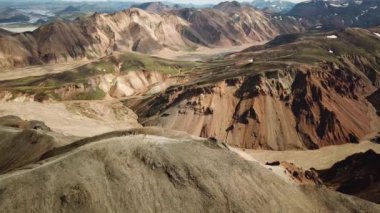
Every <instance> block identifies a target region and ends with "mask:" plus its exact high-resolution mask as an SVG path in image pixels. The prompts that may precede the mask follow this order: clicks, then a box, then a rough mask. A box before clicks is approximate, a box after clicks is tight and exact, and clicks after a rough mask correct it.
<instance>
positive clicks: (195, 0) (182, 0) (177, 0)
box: [136, 0, 305, 4]
mask: <svg viewBox="0 0 380 213" xmlns="http://www.w3.org/2000/svg"><path fill="white" fill-rule="evenodd" d="M149 1H154V0H136V2H149ZM166 1H169V2H174V3H193V4H210V3H211V4H213V3H219V2H223V1H226V0H166ZM238 1H239V0H238ZM250 1H251V0H243V1H241V0H240V2H250ZM252 1H253V0H252ZM287 1H291V2H302V1H305V0H287Z"/></svg>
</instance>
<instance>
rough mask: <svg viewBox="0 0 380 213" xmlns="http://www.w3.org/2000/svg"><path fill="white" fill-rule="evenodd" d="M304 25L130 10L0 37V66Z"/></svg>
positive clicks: (186, 45)
mask: <svg viewBox="0 0 380 213" xmlns="http://www.w3.org/2000/svg"><path fill="white" fill-rule="evenodd" d="M303 29H304V27H303V25H301V24H299V23H298V22H296V21H295V20H293V19H291V18H285V17H284V19H281V20H279V19H274V18H272V17H269V16H268V15H265V14H263V13H262V12H259V11H256V10H254V9H252V8H243V9H242V10H240V11H238V12H237V13H236V14H235V15H232V14H229V13H227V12H222V11H220V10H214V9H204V10H193V9H184V10H180V11H168V12H164V13H162V14H156V13H151V12H147V11H143V10H140V9H136V8H133V9H128V10H124V11H121V12H117V13H114V14H94V15H93V16H91V17H87V18H81V19H77V20H75V21H72V22H64V21H56V22H53V23H51V24H48V25H44V26H42V27H40V28H38V29H37V30H35V31H33V32H31V33H23V34H15V35H2V36H1V35H0V67H14V66H26V65H30V64H41V63H48V62H60V61H70V60H77V59H83V58H87V59H93V58H96V57H99V56H104V55H107V54H109V53H111V52H113V51H114V50H120V51H137V52H143V53H152V52H155V51H158V50H161V49H163V48H168V49H171V50H174V51H175V50H194V49H195V48H197V47H198V46H209V47H213V46H228V45H237V44H242V43H255V42H261V41H264V40H268V39H271V38H273V37H274V36H276V35H278V34H281V33H287V32H298V31H302V30H303Z"/></svg>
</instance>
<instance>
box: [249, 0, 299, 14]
mask: <svg viewBox="0 0 380 213" xmlns="http://www.w3.org/2000/svg"><path fill="white" fill-rule="evenodd" d="M251 5H252V6H253V7H255V8H257V9H260V10H266V11H271V12H275V13H286V12H288V11H289V10H291V9H292V8H293V7H294V5H296V4H295V3H293V2H290V1H283V0H254V1H253V2H252V3H251Z"/></svg>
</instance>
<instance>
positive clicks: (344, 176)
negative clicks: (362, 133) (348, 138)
mask: <svg viewBox="0 0 380 213" xmlns="http://www.w3.org/2000/svg"><path fill="white" fill-rule="evenodd" d="M379 163H380V155H379V154H377V153H376V152H374V151H373V150H369V151H367V152H364V153H357V154H354V155H351V156H349V157H347V158H346V159H344V160H342V161H339V162H337V163H336V164H334V165H333V166H332V167H331V168H329V169H325V170H320V171H319V177H320V178H321V179H322V180H323V182H324V183H325V184H326V185H327V186H328V187H330V188H333V189H335V190H337V191H339V192H342V193H345V194H350V195H356V196H358V197H360V198H362V199H366V200H369V201H372V202H374V203H378V204H380V196H379V190H380V182H379V181H380V171H379V169H378V168H377V166H376V165H379Z"/></svg>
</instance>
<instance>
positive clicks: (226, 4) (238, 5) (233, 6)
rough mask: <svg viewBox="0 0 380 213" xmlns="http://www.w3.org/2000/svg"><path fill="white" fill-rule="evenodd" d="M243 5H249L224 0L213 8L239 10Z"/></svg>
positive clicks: (229, 10)
mask: <svg viewBox="0 0 380 213" xmlns="http://www.w3.org/2000/svg"><path fill="white" fill-rule="evenodd" d="M244 7H249V5H248V4H243V3H239V2H237V1H225V2H221V3H219V4H217V5H215V6H214V7H213V8H214V9H217V10H221V11H224V12H235V11H239V10H241V9H242V8H244Z"/></svg>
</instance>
